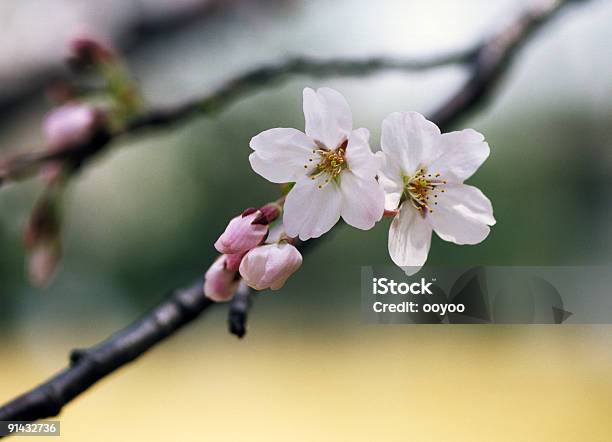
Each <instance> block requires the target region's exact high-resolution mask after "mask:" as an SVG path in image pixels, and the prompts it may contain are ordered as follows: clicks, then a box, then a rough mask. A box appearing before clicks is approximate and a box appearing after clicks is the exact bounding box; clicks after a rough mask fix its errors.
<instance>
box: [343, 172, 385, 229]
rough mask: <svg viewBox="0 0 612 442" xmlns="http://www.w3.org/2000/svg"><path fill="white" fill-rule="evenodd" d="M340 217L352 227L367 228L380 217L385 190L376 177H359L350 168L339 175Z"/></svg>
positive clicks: (383, 204) (383, 208)
mask: <svg viewBox="0 0 612 442" xmlns="http://www.w3.org/2000/svg"><path fill="white" fill-rule="evenodd" d="M340 190H341V192H342V218H343V219H344V221H346V222H347V223H348V224H350V225H351V226H353V227H357V228H358V229H362V230H369V229H371V228H372V227H374V224H376V222H377V221H380V219H381V218H382V215H383V212H384V210H385V192H384V191H383V189H382V186H381V185H380V183H379V182H378V181H376V178H374V177H371V178H361V177H359V176H357V175H355V174H354V173H353V172H351V171H350V170H347V171H344V172H342V174H341V175H340Z"/></svg>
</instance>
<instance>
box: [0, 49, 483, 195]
mask: <svg viewBox="0 0 612 442" xmlns="http://www.w3.org/2000/svg"><path fill="white" fill-rule="evenodd" d="M477 52H478V51H477V48H471V49H468V50H465V51H458V52H455V53H452V54H448V55H441V56H437V57H431V58H424V59H421V60H394V59H390V58H384V57H373V58H366V59H355V60H348V59H347V60H337V59H332V60H319V59H315V58H307V57H295V58H291V59H289V60H286V61H284V62H281V63H278V64H273V65H266V66H261V67H258V68H255V69H252V70H250V71H247V72H245V73H243V74H241V75H238V76H237V77H235V78H233V79H231V80H229V81H228V82H226V83H225V84H223V85H222V86H220V87H219V88H217V89H216V90H214V91H213V92H211V93H209V94H206V95H204V96H202V97H196V98H194V99H191V100H188V101H186V102H184V103H181V104H179V105H177V106H170V107H164V108H159V109H152V110H149V111H148V112H146V113H145V114H143V115H141V116H140V117H138V118H135V119H134V120H132V121H130V122H129V123H128V124H127V125H126V126H125V127H124V128H123V129H121V130H118V131H115V132H109V131H108V130H107V129H105V128H100V129H99V131H98V133H97V134H95V136H94V137H92V138H91V139H90V140H88V141H87V142H85V143H83V144H80V145H73V146H66V147H65V148H63V149H54V150H53V151H49V150H46V149H41V150H38V151H35V152H28V153H25V154H17V155H14V156H12V157H9V158H8V159H7V160H5V161H4V162H0V185H1V184H3V183H5V182H7V181H11V180H19V179H24V178H27V177H29V176H31V175H32V174H34V173H36V171H37V170H38V169H39V168H40V167H41V166H42V165H44V164H45V163H48V162H53V161H58V160H63V161H65V162H68V163H71V164H72V165H76V166H81V165H83V164H84V163H85V162H86V161H87V160H89V159H90V158H92V157H94V156H95V155H96V154H98V153H99V152H100V151H102V150H105V149H106V148H108V147H109V146H110V144H111V142H113V141H114V140H116V139H118V138H120V137H122V136H124V135H134V134H137V133H139V132H140V131H142V130H144V129H155V128H157V129H159V128H165V127H167V126H170V125H173V124H176V123H179V122H183V121H185V120H187V119H189V118H191V117H195V116H198V115H200V116H206V115H214V114H216V113H218V112H220V111H222V110H223V109H225V108H226V107H228V106H229V105H231V104H232V103H234V102H235V101H237V100H238V99H239V98H241V97H243V96H245V95H247V94H248V93H252V92H255V91H256V90H258V89H261V88H264V87H266V86H271V85H273V84H277V83H280V82H282V81H283V80H285V79H287V78H289V77H291V76H295V75H309V76H311V77H316V78H322V77H330V76H366V75H370V74H373V73H375V72H379V71H383V70H402V71H420V70H426V69H433V68H436V67H442V66H447V65H452V64H467V63H470V62H471V61H472V60H473V59H474V58H475V57H476V55H477Z"/></svg>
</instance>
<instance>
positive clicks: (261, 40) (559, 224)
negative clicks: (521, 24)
mask: <svg viewBox="0 0 612 442" xmlns="http://www.w3.org/2000/svg"><path fill="white" fill-rule="evenodd" d="M530 3H531V2H530V1H529V0H521V1H515V0H498V1H494V2H491V1H487V0H466V1H461V2H456V1H452V0H435V1H434V0H431V1H423V0H411V1H405V0H381V1H376V2H373V1H368V0H337V1H334V2H329V1H324V0H311V1H299V0H284V1H275V0H267V1H212V0H209V1H205V0H180V1H177V0H173V1H171V0H129V1H127V0H104V1H97V2H89V1H84V0H83V1H77V0H21V1H19V2H15V1H13V2H4V3H3V4H2V5H0V149H1V152H0V154H1V155H6V154H7V153H8V152H14V151H20V150H21V151H23V150H28V149H32V148H34V147H36V146H39V145H40V144H41V142H42V137H41V132H40V121H41V118H42V116H43V115H44V113H45V112H46V111H48V110H49V107H50V105H49V103H48V102H47V101H46V100H45V94H44V88H45V86H46V85H47V84H48V83H49V82H51V81H52V80H53V79H56V78H58V77H61V76H63V75H65V71H64V70H63V69H64V68H63V67H62V65H61V63H62V57H63V55H64V54H65V43H66V41H67V39H68V38H69V37H70V35H73V34H74V32H75V30H77V29H79V28H82V27H84V26H85V27H87V28H89V29H93V30H95V31H96V32H97V33H98V34H99V35H101V36H103V37H105V38H107V39H109V40H111V41H113V42H114V43H115V44H116V45H117V46H118V47H120V48H122V50H123V51H124V53H125V55H126V58H127V61H128V63H129V65H130V67H131V68H132V69H133V72H134V75H135V77H136V78H137V79H138V81H139V83H140V85H141V86H142V88H143V92H144V94H145V96H146V98H147V100H148V101H149V102H150V103H151V104H153V105H163V104H170V103H175V102H179V101H181V100H183V99H185V98H187V97H190V96H192V95H194V94H199V93H203V92H205V91H207V90H212V89H213V88H214V87H215V86H216V85H218V84H220V83H221V82H223V80H224V79H226V78H228V77H229V76H231V75H233V74H236V73H239V72H242V71H244V70H246V69H248V68H250V67H253V66H256V65H259V64H261V63H264V62H270V61H276V60H279V59H282V58H284V57H286V56H289V55H295V54H308V55H313V56H320V57H333V56H342V57H348V56H353V55H354V56H366V55H368V54H370V55H391V56H398V57H401V56H419V55H424V54H432V53H438V52H446V51H448V50H452V49H453V48H463V47H465V46H466V45H469V44H471V43H473V42H475V41H477V40H478V39H480V38H482V37H483V36H485V35H487V34H488V33H491V32H494V31H495V30H496V29H498V28H499V27H500V26H502V25H503V24H504V23H507V22H508V21H509V20H511V19H512V18H513V17H514V16H515V14H517V13H518V12H519V11H520V10H522V9H523V8H524V7H525V6H527V5H529V4H530ZM584 3H585V4H583V5H580V6H576V7H573V8H570V9H568V10H566V12H565V13H563V14H561V15H560V16H559V17H558V18H557V19H556V20H554V22H553V23H551V24H550V25H549V26H547V27H546V29H545V30H544V31H543V32H542V33H540V34H539V35H538V36H537V37H536V39H535V40H533V41H532V42H531V43H530V44H529V45H528V47H527V48H526V50H524V51H523V52H522V53H521V55H520V56H519V57H518V59H517V63H516V64H515V65H514V67H513V68H512V69H511V71H510V73H509V75H508V77H507V78H506V80H505V81H504V82H503V84H502V86H501V88H500V89H499V91H498V92H497V96H496V98H495V100H494V101H493V103H492V104H491V105H490V106H488V107H487V108H486V109H484V110H482V111H480V112H478V113H477V114H475V115H473V116H472V117H471V118H470V119H469V121H467V122H466V123H465V124H466V126H468V125H469V126H470V127H474V128H476V129H477V130H479V131H481V132H483V133H485V134H486V136H487V139H488V141H489V143H490V145H491V147H492V154H491V156H490V158H489V160H488V161H487V162H486V163H485V165H484V167H482V168H481V169H480V170H479V171H478V173H477V174H476V175H475V176H474V177H473V178H472V179H471V180H470V182H471V183H472V184H475V185H477V186H478V187H480V188H481V189H483V190H484V192H485V193H486V194H487V195H488V196H489V197H490V198H491V200H492V201H493V205H494V209H495V215H496V218H497V220H498V223H497V225H496V226H495V227H494V228H493V230H492V233H491V235H490V237H489V238H488V239H487V240H486V241H485V242H483V243H482V244H480V245H477V246H466V247H459V246H455V245H452V244H447V243H444V242H442V241H440V240H438V239H434V241H433V246H432V251H431V255H430V263H434V264H490V265H522V266H524V265H531V264H534V265H583V264H585V265H586V264H604V265H608V264H610V256H611V252H612V222H611V221H612V201H611V198H610V188H611V184H612V169H611V167H612V154H611V152H612V58H611V57H610V44H609V42H610V41H612V28H611V27H610V22H611V20H612V3H610V2H608V1H604V0H592V1H589V2H584ZM464 76H465V72H463V71H462V70H461V69H458V68H445V69H437V70H434V71H430V72H424V73H419V74H406V73H397V72H395V73H380V74H377V75H373V76H370V77H367V78H352V79H343V78H332V79H329V80H325V81H319V80H317V81H313V80H311V79H309V78H306V77H295V78H292V79H291V80H290V81H288V82H286V83H284V84H283V85H281V86H278V87H273V88H268V89H263V90H261V91H259V92H257V93H255V94H252V95H250V96H248V97H246V98H245V99H243V100H241V101H239V102H237V103H236V104H234V105H232V106H231V107H230V108H229V109H227V110H226V111H224V112H223V113H221V114H220V115H218V116H215V117H207V118H200V119H196V120H193V121H191V122H189V123H187V124H183V125H179V126H177V127H175V128H173V129H171V130H167V131H163V132H156V133H151V134H149V135H147V136H144V137H140V138H138V139H130V140H123V141H122V142H120V143H117V144H116V145H115V146H114V148H113V149H112V150H111V151H109V152H107V153H105V154H104V155H103V156H102V157H100V158H99V159H97V161H95V163H93V164H91V165H90V166H89V167H88V168H87V169H86V170H84V171H83V172H82V173H81V174H80V175H79V177H78V178H77V179H75V180H74V181H73V183H72V184H71V186H70V190H69V193H68V197H67V199H66V205H65V216H64V221H65V224H64V234H65V259H64V261H63V262H62V266H61V268H60V271H59V273H58V274H57V277H56V278H55V279H54V281H53V282H52V284H51V285H50V286H49V287H48V288H47V289H44V290H38V289H33V288H31V287H30V286H29V284H28V283H27V281H26V278H25V276H24V270H23V269H24V264H23V263H24V251H23V248H22V244H21V237H22V234H21V231H22V228H23V224H24V223H25V221H26V219H27V216H28V212H29V210H30V209H31V207H32V205H33V203H34V201H35V198H36V195H37V194H39V192H40V190H41V184H40V183H39V182H37V180H32V181H30V182H27V183H22V184H18V185H13V186H11V187H8V188H5V189H2V191H1V192H0V361H2V362H1V363H0V400H1V401H2V402H4V401H6V400H8V399H10V398H12V397H13V396H15V395H16V394H18V393H20V392H22V391H24V390H26V389H28V388H30V387H32V386H33V385H35V384H37V383H38V382H40V381H42V380H43V379H45V378H47V377H48V376H50V375H51V374H52V373H54V372H55V371H56V370H58V369H60V368H61V367H63V366H64V365H65V364H66V362H67V355H68V352H69V350H70V349H71V348H75V347H84V346H88V345H91V344H94V343H95V342H97V341H99V340H101V339H103V338H105V337H106V336H107V335H109V334H110V333H111V332H113V331H115V330H116V329H118V328H120V327H122V326H124V325H125V324H127V323H129V322H130V321H131V320H133V319H135V318H136V317H138V316H139V315H141V314H142V312H143V311H145V310H146V309H147V308H148V307H150V306H152V305H154V304H155V303H156V302H158V301H159V300H160V299H161V298H162V297H163V294H164V292H166V291H167V290H168V289H170V288H172V287H175V286H179V285H183V284H185V283H186V282H188V281H191V280H192V279H193V278H194V277H196V276H198V275H201V274H202V272H204V271H205V269H206V268H207V265H208V264H209V263H210V262H211V260H212V259H213V258H214V255H215V252H214V249H213V247H212V243H213V241H214V240H215V239H216V237H217V236H218V234H219V233H220V232H221V231H222V230H223V228H224V224H225V223H226V221H227V220H228V219H229V218H230V217H231V216H233V215H235V214H236V213H238V212H239V211H241V210H242V209H243V208H245V207H249V206H254V205H259V204H262V203H265V202H266V201H268V200H270V199H274V198H276V195H277V188H276V187H275V186H274V185H272V184H270V183H267V182H266V181H265V180H263V179H262V178H260V177H259V176H257V175H256V174H254V173H253V172H252V171H251V170H250V169H249V165H248V161H247V156H248V153H249V149H248V142H249V140H250V138H251V137H252V136H253V135H255V134H257V133H258V132H260V131H262V130H264V129H267V128H270V127H278V126H285V127H297V128H302V127H303V116H302V113H301V90H302V88H303V87H305V86H321V85H328V86H331V87H334V88H336V89H338V90H340V91H341V92H342V93H343V94H344V95H345V96H346V97H347V99H348V101H349V103H350V104H351V106H352V110H353V114H354V120H355V124H356V125H357V126H365V127H368V128H369V129H370V130H371V132H372V145H373V146H375V147H378V140H379V137H380V122H381V121H382V119H383V118H384V117H385V116H386V115H387V114H388V113H390V112H392V111H396V110H418V111H421V112H423V113H427V112H428V111H429V110H432V109H433V108H435V106H436V105H438V104H439V103H441V102H443V100H444V99H445V97H447V96H448V95H449V94H450V93H452V91H453V90H455V88H457V87H458V86H459V85H460V84H461V81H462V79H463V78H464ZM387 224H388V223H387V222H382V223H380V224H379V225H378V226H377V227H376V228H375V229H373V230H371V231H369V232H365V233H364V232H361V231H358V230H354V229H350V228H346V227H345V228H341V229H337V232H335V233H333V234H330V235H329V238H328V239H327V240H325V241H323V242H322V244H321V245H320V246H318V247H317V248H316V249H315V250H313V251H312V253H310V254H309V255H308V256H307V257H306V259H305V261H304V265H303V267H302V268H301V270H300V271H299V272H298V273H297V274H296V275H294V276H293V277H292V278H291V279H290V281H289V282H288V283H287V285H286V286H285V287H284V289H283V290H282V291H280V292H275V293H271V292H270V293H262V294H261V295H260V296H259V297H258V298H257V299H256V303H255V306H254V309H253V313H252V315H251V317H250V321H249V332H248V335H247V337H246V338H245V339H244V340H238V339H236V338H235V337H233V336H231V335H229V334H228V333H227V331H226V324H225V322H226V311H225V309H224V308H218V309H216V310H215V311H213V312H210V313H208V314H206V316H205V317H203V318H202V319H200V320H198V321H197V322H196V323H194V324H193V325H191V326H190V327H188V329H186V330H184V331H182V332H181V333H180V334H178V335H176V336H175V337H173V338H172V339H170V340H168V341H167V342H166V343H164V344H163V345H162V346H160V347H158V348H156V349H154V350H153V351H151V352H150V353H149V354H147V355H145V356H144V357H143V358H141V359H140V360H138V361H137V362H135V363H133V364H131V365H130V366H128V367H126V368H124V369H122V370H121V371H119V372H118V373H116V374H114V375H113V376H110V377H109V378H107V379H106V380H104V381H103V382H101V383H99V384H98V385H96V386H95V387H94V388H93V389H91V390H90V391H89V392H87V393H86V394H85V395H83V396H82V397H80V398H78V399H77V400H76V401H75V402H73V403H72V404H70V405H69V406H68V407H67V408H66V409H65V410H64V412H63V413H62V415H61V421H62V439H64V440H66V441H83V440H88V441H108V440H131V441H132V440H133V441H136V440H148V441H158V440H159V441H165V440H195V439H198V440H215V441H217V440H218V441H237V440H245V439H249V440H254V441H255V440H266V441H270V440H294V441H301V440H304V441H313V440H317V441H319V440H320V441H344V440H347V441H348V440H351V441H372V440H384V441H400V440H401V441H404V440H411V441H430V440H465V441H491V440H496V441H516V440H525V441H527V440H529V441H531V440H533V441H576V440H589V441H609V440H611V438H612V436H611V435H612V423H611V422H610V419H609V416H610V413H611V412H612V376H611V373H612V346H611V345H610V342H611V338H612V329H611V328H610V327H608V326H424V325H422V326H382V325H379V326H373V325H370V326H364V325H362V324H360V305H359V304H360V296H359V293H360V288H359V284H360V278H359V274H360V266H362V265H371V264H388V263H390V260H389V258H388V255H387V252H386V235H387V229H388V225H387ZM35 440H40V439H35Z"/></svg>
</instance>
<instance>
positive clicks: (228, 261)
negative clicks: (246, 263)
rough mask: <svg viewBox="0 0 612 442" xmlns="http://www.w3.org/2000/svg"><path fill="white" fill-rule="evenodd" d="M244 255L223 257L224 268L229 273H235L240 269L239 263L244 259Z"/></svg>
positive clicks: (237, 254)
mask: <svg viewBox="0 0 612 442" xmlns="http://www.w3.org/2000/svg"><path fill="white" fill-rule="evenodd" d="M244 255H245V254H244V253H236V254H235V255H224V256H225V267H226V268H227V270H229V271H230V272H237V271H238V269H239V268H240V262H241V261H242V258H243V257H244Z"/></svg>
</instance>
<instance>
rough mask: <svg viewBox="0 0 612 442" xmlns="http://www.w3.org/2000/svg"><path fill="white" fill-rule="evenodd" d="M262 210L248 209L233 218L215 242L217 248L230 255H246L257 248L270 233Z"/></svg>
mask: <svg viewBox="0 0 612 442" xmlns="http://www.w3.org/2000/svg"><path fill="white" fill-rule="evenodd" d="M262 219H264V220H265V217H264V215H263V214H262V212H261V211H260V210H257V209H247V210H245V211H244V212H243V213H242V215H238V216H237V217H235V218H233V219H232V220H231V221H230V222H229V224H228V225H227V227H226V228H225V232H223V234H222V235H221V236H220V237H219V239H218V240H217V241H216V242H215V248H216V249H217V250H218V251H219V252H221V253H225V254H228V255H235V254H240V253H245V252H247V251H249V250H251V249H252V248H253V247H257V246H258V245H259V244H261V242H262V241H263V240H264V238H265V237H266V234H267V233H268V221H267V220H266V221H265V223H262Z"/></svg>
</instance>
